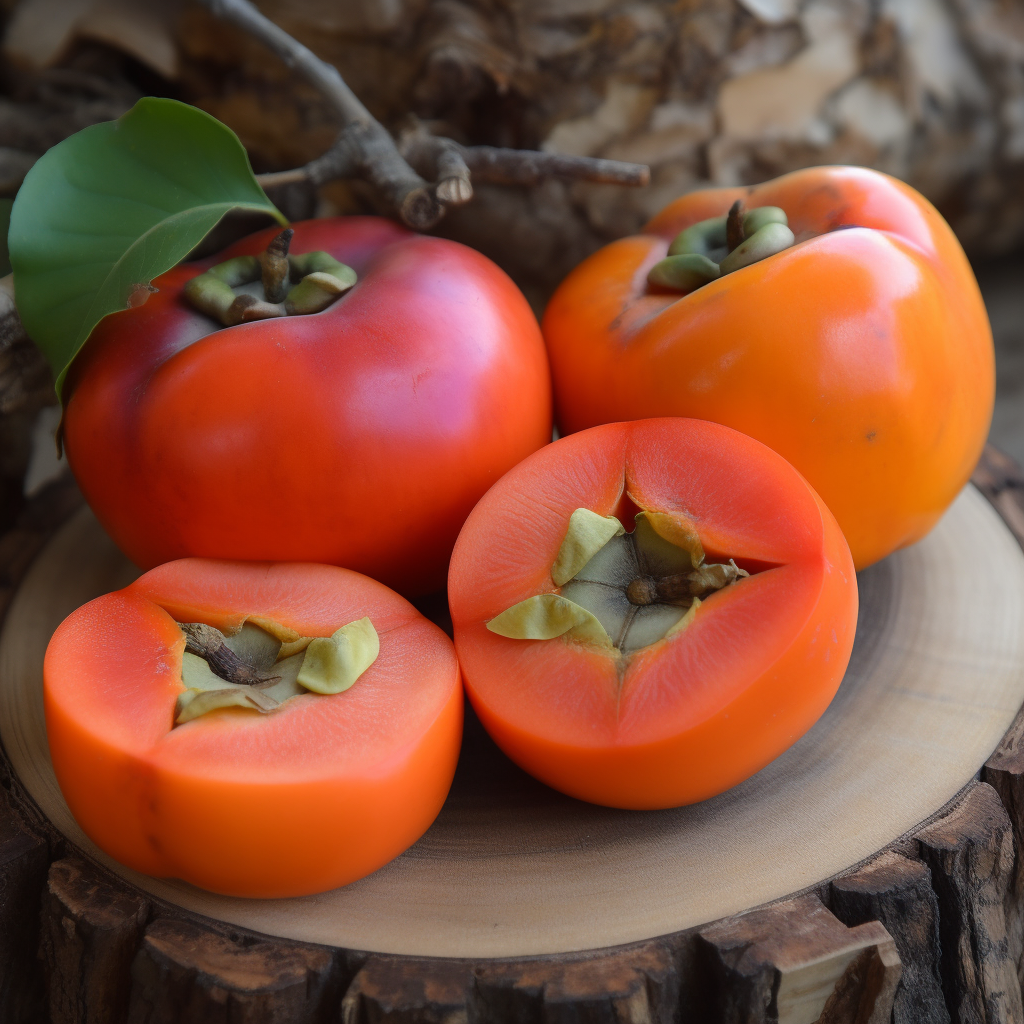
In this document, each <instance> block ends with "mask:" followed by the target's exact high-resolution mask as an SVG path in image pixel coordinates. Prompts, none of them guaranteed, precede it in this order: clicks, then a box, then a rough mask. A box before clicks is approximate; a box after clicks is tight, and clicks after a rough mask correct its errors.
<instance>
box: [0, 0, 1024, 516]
mask: <svg viewBox="0 0 1024 1024" xmlns="http://www.w3.org/2000/svg"><path fill="white" fill-rule="evenodd" d="M257 6H259V8H260V9H261V10H262V11H263V12H264V13H265V14H266V15H267V16H268V17H270V18H271V19H273V20H274V21H275V22H277V23H278V24H279V25H281V26H282V27H283V28H284V29H286V30H287V31H288V32H290V33H291V34H292V35H293V36H295V37H296V38H297V39H299V40H300V41H301V42H303V43H304V44H306V45H307V46H309V47H310V48H311V49H312V50H313V51H314V52H315V53H316V54H317V55H318V56H320V57H321V58H323V59H325V60H328V61H330V62H331V63H333V64H335V65H336V66H337V67H338V69H339V70H340V71H341V73H342V75H343V76H344V78H345V79H346V81H347V82H348V84H349V85H350V86H351V87H352V88H353V89H354V90H355V92H356V94H357V95H358V96H359V98H360V99H361V100H362V101H363V102H364V103H365V104H366V105H367V106H368V107H369V108H370V110H371V112H372V113H373V114H374V115H375V116H376V117H377V118H378V119H379V120H381V121H382V122H383V123H384V124H385V125H386V126H387V127H388V128H390V129H392V130H393V131H397V130H399V129H400V128H401V127H402V126H403V124H406V123H408V121H409V119H410V118H418V119H419V120H420V121H422V122H424V123H425V124H426V125H427V127H428V128H430V129H431V130H432V131H435V132H437V133H439V134H444V135H447V136H449V137H452V138H455V139H457V140H458V141H461V142H465V143H473V144H490V145H500V146H513V147H517V148H523V149H538V148H543V149H547V150H551V151H556V152H560V153H568V154H578V155H587V156H600V157H609V158H613V159H618V160H627V161H635V162H639V163H645V164H649V165H650V167H651V172H652V181H651V184H650V185H649V186H648V187H646V188H642V189H631V188H621V187H617V186H611V185H594V184H588V183H577V184H572V185H566V184H563V183H561V182H557V181H552V182H548V183H546V184H544V185H542V186H539V187H537V188H530V189H526V188H522V189H516V188H507V187H500V188H499V187H495V186H487V185H478V186H477V187H476V196H475V198H474V200H473V201H472V202H471V203H470V204H468V205H467V206H464V207H461V208H456V209H453V210H451V211H449V213H448V214H447V216H446V217H445V219H444V220H443V221H442V222H441V223H440V225H439V226H438V228H437V229H436V231H437V233H439V234H443V235H446V236H448V237H451V238H455V239H457V240H459V241H462V242H465V243H467V244H469V245H472V246H473V247H475V248H477V249H480V250H481V251H483V252H484V253H486V254H487V255H489V256H490V257H492V258H493V259H495V260H496V261H497V262H498V263H499V264H500V265H501V266H503V267H504V268H505V269H506V270H507V271H508V272H509V273H510V274H511V275H512V277H513V278H514V279H515V280H516V281H517V283H518V284H519V285H520V287H522V288H523V290H524V291H525V293H526V294H527V297H528V298H529V299H530V301H531V303H532V304H533V305H534V307H535V309H537V310H538V311H540V310H541V309H542V308H543V305H544V303H545V301H546V299H547V297H548V295H549V294H550V293H551V291H552V290H553V289H554V287H555V286H556V285H557V284H558V282H559V281H560V280H561V279H562V277H563V276H564V275H565V274H566V273H567V272H568V271H569V270H570V269H571V268H572V267H573V266H574V265H575V264H576V263H577V262H579V261H580V260H581V259H582V258H583V257H584V256H586V255H587V254H588V253H590V252H592V251H593V250H594V249H596V248H598V247H599V246H600V245H602V244H604V242H606V241H608V240H610V239H612V238H615V237H619V236H621V235H624V234H628V233H631V232H633V231H635V230H636V229H637V228H639V227H640V225H642V224H643V222H644V221H645V220H646V219H647V218H648V217H650V216H651V215H652V214H654V213H655V212H656V211H657V210H659V209H660V208H661V207H662V206H664V205H665V203H667V202H668V201H669V200H670V199H672V198H674V197H676V196H677V195H679V194H681V193H683V192H686V191H689V190H691V189H695V188H700V187H706V186H708V185H736V184H753V183H756V182H760V181H764V180H766V179H768V178H772V177H775V176H777V175H779V174H781V173H784V172H786V171H789V170H794V169H796V168H799V167H805V166H809V165H812V164H823V163H852V164H862V165H865V166H870V167H875V168H878V169H880V170H883V171H886V172H888V173H890V174H893V175H895V176H897V177H899V178H902V179H903V180H904V181H907V182H909V183H910V184H911V185H913V186H914V187H916V188H917V189H919V190H920V191H921V192H923V193H924V194H925V195H926V196H927V197H928V198H929V199H931V201H932V202H933V203H935V204H936V206H938V208H939V209H940V210H941V211H942V213H943V214H944V215H945V216H946V218H947V219H948V220H949V222H950V223H951V224H952V226H953V228H954V230H955V231H956V233H957V235H958V236H959V238H960V240H961V242H962V243H963V245H964V247H965V249H966V250H967V252H968V255H969V256H970V257H971V259H972V261H973V262H974V264H975V267H976V270H977V273H978V277H979V280H980V283H981V285H982V290H983V293H984V295H985V299H986V302H987V303H988V306H989V311H990V315H991V318H992V325H993V330H994V333H995V338H996V348H997V364H998V378H999V382H998V399H997V408H996V415H995V421H994V425H993V432H992V440H993V442H994V443H996V444H997V445H999V446H1000V447H1002V448H1003V449H1004V450H1005V451H1007V452H1008V453H1009V454H1010V455H1012V456H1013V457H1015V458H1016V459H1017V460H1018V461H1024V256H1022V255H1021V253H1022V247H1024V2H1022V0H275V2H271V0H266V2H260V3H259V4H258V5H257ZM0 34H2V75H0V198H2V197H8V198H9V197H12V196H13V195H14V194H15V193H16V191H17V188H18V186H19V184H20V182H21V180H22V178H23V177H24V175H25V173H26V171H27V170H28V168H29V167H31V165H32V163H33V162H34V160H35V159H36V158H37V157H38V156H39V155H40V154H41V153H43V152H44V151H45V150H46V149H47V148H49V147H50V146H52V145H54V144H55V143H57V142H59V141H60V140H61V139H63V138H65V137H66V136H67V135H70V134H71V133H73V132H75V131H77V130H79V129H80V128H83V127H85V126H87V125H89V124H93V123H96V122H98V121H105V120H110V119H112V118H114V117H117V116H119V115H120V114H122V113H124V112H125V111H126V110H128V109H129V108H130V107H131V106H132V104H133V103H134V102H135V100H136V99H138V97H139V96H141V95H146V94H149V95H159V96H171V97H174V98H177V99H181V100H184V101H186V102H189V103H194V104H196V105H197V106H199V107H201V108H203V109H204V110H207V111H209V112H210V113H211V114H213V115H214V116H216V117H218V118H219V119H220V120H222V121H224V122H225V123H226V124H228V125H229V126H230V127H231V128H233V129H234V130H235V131H236V132H237V133H238V135H239V136H240V138H241V140H242V142H243V143H244V144H245V146H246V147H247V149H248V151H249V154H250V157H251V160H252V164H253V167H254V169H255V170H256V171H257V172H263V171H273V170H284V169H288V168H291V167H296V166H299V165H301V164H304V163H306V162H307V161H309V160H310V159H312V158H313V157H315V156H317V155H319V154H320V153H322V152H324V151H325V150H326V149H327V148H328V147H329V146H330V144H331V142H332V141H333V140H334V137H335V135H336V133H337V131H338V128H339V124H338V123H337V121H336V119H335V116H334V114H333V112H332V110H331V108H330V107H329V106H328V105H327V104H326V103H325V101H324V100H323V99H322V98H321V97H320V96H319V95H318V94H317V93H316V92H315V90H313V89H312V87H310V86H309V85H308V84H306V83H305V82H304V81H302V80H300V79H299V78H298V77H297V76H295V75H293V74H292V73H291V72H290V71H289V69H288V68H287V67H286V66H285V65H284V64H283V63H282V62H281V61H280V60H278V59H277V58H275V57H274V56H273V55H272V54H270V53H269V52H268V51H267V50H266V49H264V48H263V47H262V46H261V45H260V44H259V43H257V42H255V41H253V40H252V39H251V38H249V37H248V36H246V35H244V34H242V33H241V32H240V31H238V30H237V29H234V28H232V27H231V26H228V25H225V24H223V23H221V22H218V21H217V20H216V19H215V18H214V17H212V16H211V15H210V14H209V13H207V12H206V11H205V10H204V9H202V8H200V7H198V6H197V5H194V4H191V3H189V2H187V0H161V2H159V3H153V2H150V3H147V2H144V0H20V2H15V0H0ZM271 198H272V199H273V200H274V201H275V202H276V203H277V204H278V206H279V207H280V208H281V209H282V210H284V212H285V213H286V214H287V215H288V216H289V217H290V218H292V219H300V218H304V217H310V216H315V215H320V216H323V215H331V214H338V213H363V212H377V211H376V210H375V208H374V198H373V195H372V194H371V193H370V192H369V191H368V190H367V189H366V188H365V187H364V186H362V185H361V184H360V183H354V184H347V183H342V182H333V183H330V184H328V185H325V186H322V187H321V188H320V189H319V190H315V189H313V188H312V187H310V186H308V185H289V186H286V187H284V188H281V189H277V190H275V191H274V192H272V193H271ZM53 401H54V396H53V389H52V382H51V380H50V377H49V372H48V370H47V369H46V367H45V365H44V364H43V362H42V359H41V357H39V356H38V355H37V354H36V353H35V351H34V350H33V349H31V347H29V346H26V345H24V344H11V343H10V341H9V340H5V339H4V338H3V337H0V529H4V528H6V527H7V526H8V525H10V523H11V522H13V521H14V519H15V518H16V516H17V515H18V512H19V510H20V507H21V504H22V502H23V499H24V495H25V493H26V492H28V493H31V492H33V491H35V490H38V489H39V488H40V487H42V486H44V485H45V483H46V481H47V480H49V479H51V477H52V475H53V473H54V472H56V471H57V469H58V467H57V465H56V463H55V460H54V457H53V456H52V454H51V451H52V443H51V440H50V437H51V435H52V431H53V429H54V427H55V426H56V410H55V409H54V408H53V407H52V403H53ZM33 451H35V453H36V454H35V457H34V458H33Z"/></svg>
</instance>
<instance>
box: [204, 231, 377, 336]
mask: <svg viewBox="0 0 1024 1024" xmlns="http://www.w3.org/2000/svg"><path fill="white" fill-rule="evenodd" d="M292 235H293V231H292V229H291V228H286V229H285V230H284V231H282V232H281V233H280V234H278V235H276V236H275V237H274V239H273V240H272V241H271V243H270V245H268V246H267V248H266V249H265V250H264V251H263V252H261V253H260V254H259V255H258V256H235V257H234V258H233V259H230V260H225V261H224V262H223V263H218V264H217V265H216V266H215V267H211V268H210V269H209V270H207V271H206V272H205V273H203V274H199V275H198V276H197V277H194V278H192V280H191V281H189V282H188V284H186V285H185V298H186V299H187V300H188V301H189V302H190V303H191V304H192V305H193V306H194V307H195V308H196V309H198V310H199V311H200V312H201V313H205V314H206V315H207V316H211V317H213V318H214V319H215V320H219V321H220V322H221V323H222V324H224V326H225V327H234V326H235V325H236V324H241V323H249V322H251V321H253V320H268V319H271V318H272V317H278V316H295V315H305V314H307V313H319V312H320V311H321V310H322V309H326V308H327V307H328V306H329V305H330V304H331V303H332V302H333V301H334V300H335V299H336V298H338V296H339V295H342V294H344V293H345V292H347V291H348V290H349V289H350V288H351V287H352V286H353V285H354V284H355V283H356V280H357V276H356V272H355V271H354V270H353V269H352V268H351V267H347V266H345V264H344V263H339V262H338V260H336V259H335V258H334V257H333V256H331V255H330V254H329V253H326V252H320V251H317V252H304V253H301V254H299V255H297V256H293V255H290V254H289V252H288V247H289V246H290V244H291V240H292ZM289 284H292V285H294V287H292V288H291V289H289V287H288V286H289Z"/></svg>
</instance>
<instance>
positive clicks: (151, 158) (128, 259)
mask: <svg viewBox="0 0 1024 1024" xmlns="http://www.w3.org/2000/svg"><path fill="white" fill-rule="evenodd" d="M233 209H247V210H258V211H262V212H264V213H268V214H270V215H271V216H272V217H274V218H275V219H276V220H278V221H280V222H281V223H282V224H285V223H287V221H286V220H285V218H284V217H283V216H282V215H281V214H280V213H279V212H278V210H277V209H276V208H275V207H274V205H273V204H272V203H271V202H270V200H269V199H267V197H266V196H265V195H264V193H263V190H262V189H261V188H260V186H259V184H258V182H257V181H256V179H255V178H254V177H253V173H252V168H251V167H250V166H249V158H248V157H247V156H246V153H245V150H244V149H243V147H242V144H241V143H240V142H239V141H238V137H237V136H236V135H235V133H234V132H232V131H231V129H229V128H227V127H226V126H225V125H223V124H221V123H220V122H219V121H218V120H216V118H213V117H211V116H210V115H209V114H206V113H204V112H203V111H201V110H198V109H197V108H195V107H190V106H189V105H188V104H185V103H179V102H178V101H177V100H168V99H158V98H155V97H145V98H144V99H141V100H139V102H138V103H136V104H135V106H134V107H132V109H131V110H129V111H128V113H127V114H125V115H124V116H123V117H119V118H118V119H117V120H116V121H108V122H106V123H104V124H97V125H93V126H92V127H90V128H86V129H84V130H83V131H80V132H78V133H77V134H76V135H72V136H71V137H70V138H68V139H65V140H64V141H63V142H61V143H60V144H58V145H56V146H54V147H53V149H51V150H50V151H49V152H47V153H46V154H44V155H43V156H42V157H41V158H40V159H39V160H38V161H37V162H36V164H35V166H33V168H32V169H31V170H30V171H29V172H28V174H27V175H26V177H25V181H24V183H23V184H22V186H21V189H20V190H19V192H18V195H17V198H16V199H15V201H14V210H13V212H12V215H11V228H10V254H11V263H12V265H13V267H14V287H15V296H16V301H17V305H18V312H19V313H20V314H21V319H22V322H23V323H24V325H25V329H26V330H27V331H28V334H29V337H31V338H32V340H33V341H35V343H36V344H37V345H38V346H39V347H40V348H41V349H42V350H43V352H44V354H45V355H46V357H47V359H49V361H50V365H51V366H52V367H53V372H54V375H55V377H56V379H57V394H58V395H60V394H61V388H62V386H63V383H64V376H65V374H66V373H67V368H68V366H69V365H70V364H71V360H72V359H74V357H75V355H76V354H77V353H78V351H79V349H81V347H82V346H83V345H84V344H85V341H86V339H87V338H88V337H89V334H90V333H91V332H92V329H93V328H94V327H95V326H96V324H98V323H99V321H100V320H101V319H102V318H103V317H105V316H107V315H108V314H109V313H115V312H117V311H118V310H122V309H125V308H126V307H127V306H128V305H129V300H130V299H132V298H133V297H135V296H138V295H140V294H141V295H145V294H146V293H145V288H146V286H148V285H149V283H150V282H151V281H152V280H153V278H154V277H158V276H159V275H160V274H163V273H165V272H166V271H168V270H170V269H171V267H173V266H174V265H175V264H176V263H178V262H180V261H181V260H182V259H184V258H185V256H186V255H188V253H189V252H190V251H191V250H192V249H193V248H194V247H195V246H196V245H197V244H198V243H199V242H200V241H201V240H202V239H203V238H204V237H205V236H206V235H207V234H208V232H209V231H210V230H211V229H212V228H213V227H214V225H215V224H216V223H217V222H218V221H219V220H220V219H221V217H223V216H224V215H225V214H226V213H228V212H229V211H230V210H233ZM132 304H134V303H132Z"/></svg>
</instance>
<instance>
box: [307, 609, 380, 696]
mask: <svg viewBox="0 0 1024 1024" xmlns="http://www.w3.org/2000/svg"><path fill="white" fill-rule="evenodd" d="M378 654H380V637H378V636H377V630H376V629H374V628H373V623H372V622H371V621H370V620H369V619H368V618H362V619H357V620H356V621H355V622H350V623H349V624H348V625H347V626H342V627H341V629H339V630H336V631H335V633H334V635H333V636H330V637H317V638H316V639H314V640H311V641H310V644H309V646H308V647H307V648H306V651H305V655H304V661H303V662H302V669H301V670H300V672H299V675H298V683H299V685H300V686H304V687H305V688H306V689H307V690H312V691H313V693H341V692H342V691H343V690H347V689H348V688H349V687H350V686H351V685H352V684H353V683H354V682H355V681H356V680H357V679H358V678H359V677H360V676H361V675H362V674H363V673H364V672H365V671H366V670H367V669H368V668H369V667H370V666H371V665H372V664H373V663H374V662H375V661H376V660H377V655H378Z"/></svg>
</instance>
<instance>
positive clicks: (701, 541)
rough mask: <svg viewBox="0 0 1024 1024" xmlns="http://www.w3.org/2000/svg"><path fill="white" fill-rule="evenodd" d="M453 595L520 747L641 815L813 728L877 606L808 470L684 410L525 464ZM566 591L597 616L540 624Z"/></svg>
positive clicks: (475, 521)
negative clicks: (866, 616)
mask: <svg viewBox="0 0 1024 1024" xmlns="http://www.w3.org/2000/svg"><path fill="white" fill-rule="evenodd" d="M638 509H639V510H640V512H639V514H637V510H638ZM581 510H583V511H584V515H585V516H588V517H591V518H589V519H588V520H587V522H588V523H589V524H590V527H589V532H588V531H587V530H582V532H581V530H580V528H579V523H580V521H581ZM609 517H611V518H614V519H617V520H618V521H619V522H620V523H621V526H622V529H621V530H617V529H616V527H615V524H614V523H610V524H609V525H608V526H607V527H605V528H602V527H600V525H599V521H600V520H601V519H605V520H608V519H609ZM627 524H628V525H629V526H630V527H632V528H633V529H632V532H626V531H625V527H626V525H627ZM634 524H635V525H634ZM602 529H603V533H602ZM581 538H582V539H581ZM588 543H589V545H590V546H589V547H588ZM592 549H593V550H592ZM567 552H568V553H567ZM566 567H568V568H566ZM556 579H557V580H558V581H560V582H556ZM449 599H450V604H451V611H452V620H453V623H454V626H455V643H456V649H457V651H458V655H459V660H460V664H461V666H462V671H463V676H464V681H465V684H466V689H467V691H468V693H469V696H470V699H471V700H472V702H473V705H474V707H475V708H476V711H477V713H478V714H479V716H480V718H481V720H482V721H483V723H484V725H485V726H486V727H487V729H488V731H489V732H490V733H491V735H492V736H493V738H494V739H495V741H496V742H497V743H498V744H499V746H501V747H502V749H503V750H504V751H505V752H506V753H507V754H508V755H509V756H510V757H511V758H512V759H513V760H515V761H516V762H517V763H518V764H520V765H521V766H522V767H523V768H525V769H526V770H527V771H529V772H531V774H533V775H535V776H537V777H538V778H540V779H541V780H542V781H544V782H546V783H548V784H549V785H551V786H554V787H555V788H556V789H560V790H562V791H563V792H566V793H569V794H570V795H572V796H577V797H579V798H581V799H585V800H590V801H593V802H595V803H604V804H609V805H611V806H617V807H635V808H655V807H672V806H678V805H681V804H684V803H691V802H694V801H697V800H701V799H705V798H707V797H709V796H712V795H714V794H716V793H719V792H722V791H723V790H725V789H727V788H729V787H730V786H733V785H735V784H737V783H738V782H740V781H742V780H743V779H745V778H747V777H749V776H750V775H752V774H753V773H754V772H756V771H757V770H759V769H760V768H762V767H763V766H764V765H765V764H767V763H768V762H769V761H771V760H772V759H774V758H775V757H776V756H778V754H780V753H781V752H782V751H783V750H785V749H786V748H787V747H788V746H790V745H791V744H792V743H793V742H795V740H796V739H798V738H799V736H801V735H802V734H803V733H804V732H805V731H806V730H807V729H808V728H810V726H811V725H813V723H814V722H815V721H816V720H817V719H818V717H819V716H820V715H821V713H822V712H823V711H824V709H825V708H826V707H827V705H828V703H829V701H830V700H831V699H832V697H833V695H834V694H835V691H836V689H837V688H838V686H839V683H840V681H841V679H842V676H843V673H844V671H845V668H846V664H847V662H848V660H849V656H850V651H851V649H852V645H853V637H854V632H855V627H856V618H857V585H856V576H855V573H854V569H853V563H852V559H851V557H850V552H849V548H848V547H847V545H846V543H845V541H844V540H843V537H842V534H841V532H840V531H839V528H838V526H837V525H836V522H835V519H834V518H833V517H832V515H831V514H830V513H829V512H828V510H827V509H826V508H825V506H824V505H823V504H822V502H821V500H820V499H819V498H818V497H817V495H815V493H814V492H813V490H812V489H811V488H810V487H809V486H808V485H807V483H806V482H805V481H804V480H803V478H802V477H801V476H800V475H799V474H798V473H797V472H796V471H795V470H794V469H793V468H792V467H791V466H789V465H788V464H787V463H786V462H785V461H784V460H783V459H781V458H780V457H779V456H777V455H776V454H775V453H774V452H772V451H770V450H769V449H768V448H766V447H765V446H764V445H762V444H760V443H759V442H757V441H754V440H752V439H750V438H748V437H745V436H743V435H741V434H738V433H737V432H736V431H733V430H730V429H729V428H727V427H721V426H718V425H716V424H712V423H708V422H704V421H699V420H684V419H663V420H646V421H638V422H634V423H624V424H609V425H606V426H603V427H595V428H593V429H591V430H586V431H582V432H580V433H579V434H574V435H571V436H570V437H567V438H563V439H561V440H559V441H557V442H555V444H553V445H551V446H550V447H548V448H546V449H544V450H542V451H541V452H538V453H537V454H535V455H534V456H531V457H530V458H529V459H527V460H526V461H525V462H524V463H522V464H520V465H519V466H518V467H516V469H514V470H512V471H511V472H510V473H508V474H506V476H505V477H503V478H502V480H500V481H499V482H498V483H497V484H496V485H495V486H494V487H493V488H492V489H491V490H490V491H489V492H488V494H487V495H486V496H485V497H484V499H483V500H482V501H481V502H480V504H479V505H478V506H477V508H476V509H475V510H474V512H473V514H472V515H471V516H470V519H469V520H468V521H467V524H466V527H465V528H464V530H463V532H462V535H461V536H460V538H459V542H458V544H457V546H456V550H455V555H454V557H453V560H452V567H451V573H450V576H449ZM557 602H561V604H562V605H564V606H568V608H569V610H568V611H566V609H565V608H564V607H563V608H562V609H561V611H559V612H558V615H561V616H562V618H563V619H565V621H568V619H567V616H569V615H571V610H572V608H573V607H578V608H579V610H580V613H581V614H579V615H577V616H576V619H577V620H578V621H579V622H586V623H587V626H586V628H584V627H583V626H579V625H576V624H575V623H574V622H570V623H569V626H567V627H566V628H564V629H561V632H556V630H555V628H554V627H552V626H550V622H549V621H548V620H541V619H539V618H538V617H539V616H540V615H541V613H542V611H543V610H544V608H548V607H552V608H553V607H554V606H555V604H556V603H557ZM523 609H525V610H523ZM517 610H519V617H518V619H517V617H516V612H517ZM526 612H531V613H532V616H530V615H527V614H526ZM585 616H590V617H592V618H593V619H595V620H596V622H597V627H596V628H595V627H593V625H592V624H590V623H589V619H586V618H585ZM555 618H557V616H556V614H555V612H552V613H551V619H550V621H551V622H553V621H554V620H555ZM538 621H540V622H541V625H540V626H538V625H537V623H538ZM559 621H561V620H559ZM523 623H525V625H523ZM602 634H603V636H602ZM540 636H545V637H549V638H548V639H538V638H537V637H540Z"/></svg>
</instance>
